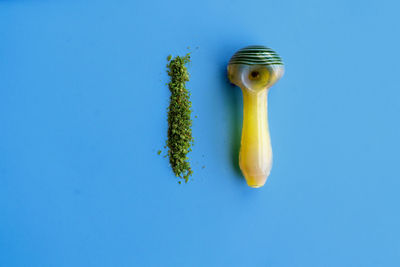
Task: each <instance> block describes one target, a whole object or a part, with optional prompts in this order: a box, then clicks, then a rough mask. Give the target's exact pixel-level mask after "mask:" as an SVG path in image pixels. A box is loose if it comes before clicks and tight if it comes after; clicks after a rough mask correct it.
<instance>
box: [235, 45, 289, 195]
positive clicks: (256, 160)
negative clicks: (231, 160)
mask: <svg viewBox="0 0 400 267" xmlns="http://www.w3.org/2000/svg"><path fill="white" fill-rule="evenodd" d="M283 73H284V67H283V63H282V60H281V58H280V57H279V56H278V54H276V53H275V52H274V51H272V50H271V49H269V48H267V47H264V46H248V47H245V48H243V49H241V50H239V51H238V52H237V53H236V54H235V55H233V57H232V58H231V60H230V61H229V64H228V77H229V80H230V81H231V82H232V83H233V84H235V85H237V86H239V87H240V88H241V89H242V93H243V129H242V140H241V145H240V154H239V166H240V169H241V170H242V173H243V175H244V177H245V178H246V181H247V184H248V185H249V186H250V187H254V188H257V187H261V186H263V185H264V184H265V182H266V180H267V178H268V176H269V174H270V172H271V167H272V148H271V141H270V135H269V128H268V112H267V103H268V99H267V98H268V91H269V88H270V87H271V86H272V85H273V84H274V83H276V82H277V81H278V80H279V79H280V78H281V77H282V75H283Z"/></svg>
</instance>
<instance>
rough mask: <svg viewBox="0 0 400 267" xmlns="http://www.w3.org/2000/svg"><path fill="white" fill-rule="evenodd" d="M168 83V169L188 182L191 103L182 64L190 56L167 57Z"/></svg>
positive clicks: (189, 171)
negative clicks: (169, 93)
mask: <svg viewBox="0 0 400 267" xmlns="http://www.w3.org/2000/svg"><path fill="white" fill-rule="evenodd" d="M167 60H168V64H167V68H168V70H167V73H168V75H169V76H170V82H169V83H168V87H169V90H170V92H171V97H170V103H169V107H168V140H167V146H168V156H169V162H170V164H171V167H172V170H173V172H174V173H175V175H176V176H177V177H180V178H182V179H185V182H187V181H188V180H189V177H190V176H191V175H192V174H193V171H192V169H191V167H190V163H189V158H188V156H187V154H188V153H189V152H190V151H192V149H191V145H192V144H193V137H192V119H191V113H192V103H191V101H190V92H189V91H188V89H186V85H185V84H186V82H187V81H189V72H188V70H187V68H186V64H187V63H189V62H190V54H187V55H186V56H184V57H180V56H176V57H175V58H173V59H172V56H168V58H167Z"/></svg>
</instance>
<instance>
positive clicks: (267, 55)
mask: <svg viewBox="0 0 400 267" xmlns="http://www.w3.org/2000/svg"><path fill="white" fill-rule="evenodd" d="M229 64H244V65H283V62H282V59H281V57H280V56H279V55H278V54H277V53H276V52H275V51H274V50H272V49H271V48H268V47H266V46H262V45H252V46H247V47H245V48H242V49H240V50H239V51H237V52H236V53H235V54H234V55H233V56H232V58H231V59H230V61H229Z"/></svg>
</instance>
